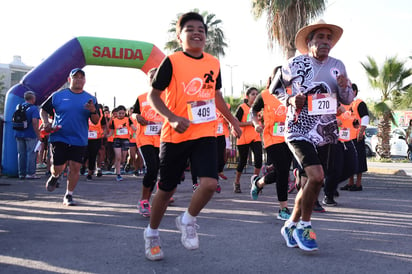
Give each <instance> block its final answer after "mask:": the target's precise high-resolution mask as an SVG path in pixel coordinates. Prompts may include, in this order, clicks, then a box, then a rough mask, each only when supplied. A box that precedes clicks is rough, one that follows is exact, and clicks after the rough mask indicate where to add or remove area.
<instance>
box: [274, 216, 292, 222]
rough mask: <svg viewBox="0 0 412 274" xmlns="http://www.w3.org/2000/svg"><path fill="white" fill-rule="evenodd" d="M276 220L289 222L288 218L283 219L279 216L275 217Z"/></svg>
mask: <svg viewBox="0 0 412 274" xmlns="http://www.w3.org/2000/svg"><path fill="white" fill-rule="evenodd" d="M276 218H277V219H278V220H282V221H287V220H289V218H283V217H281V216H279V215H278V216H276Z"/></svg>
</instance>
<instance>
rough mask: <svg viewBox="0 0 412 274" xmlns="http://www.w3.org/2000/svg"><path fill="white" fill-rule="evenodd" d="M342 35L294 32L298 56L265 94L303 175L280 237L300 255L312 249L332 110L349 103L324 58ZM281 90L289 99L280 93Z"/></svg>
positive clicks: (338, 70) (333, 136) (338, 68)
mask: <svg viewBox="0 0 412 274" xmlns="http://www.w3.org/2000/svg"><path fill="white" fill-rule="evenodd" d="M342 32H343V30H342V28H340V27H338V26H336V25H331V24H326V23H325V22H324V21H322V20H321V21H318V22H316V23H314V24H312V25H309V26H306V27H303V28H302V29H300V30H299V31H298V33H297V34H296V37H295V44H296V48H297V49H298V50H299V51H300V52H301V53H302V55H299V56H296V57H293V58H291V59H290V60H289V61H288V63H287V64H286V65H284V66H283V67H282V74H281V75H280V76H278V81H273V83H272V86H271V88H270V89H271V91H272V93H273V94H274V95H275V96H277V97H278V98H279V99H280V100H281V101H283V103H284V104H286V106H287V107H288V114H287V118H286V123H287V131H286V133H285V138H286V142H287V144H288V145H289V147H290V149H291V151H292V152H293V154H294V156H295V158H296V159H297V161H298V162H299V165H300V167H301V170H302V172H301V176H302V175H303V177H302V180H301V184H300V185H301V187H300V190H299V192H298V194H297V196H296V199H295V207H294V210H293V213H292V215H291V217H290V219H289V220H287V221H286V222H285V224H284V226H283V227H282V229H281V234H282V236H283V237H284V238H285V240H286V245H287V246H288V247H296V246H299V248H301V249H303V250H306V251H313V250H317V249H318V246H317V243H316V234H315V232H314V231H313V229H312V226H311V215H312V209H313V205H314V203H315V202H316V201H317V197H318V195H319V192H320V189H321V187H322V184H323V181H324V177H325V174H326V175H327V174H328V170H330V169H329V168H330V164H331V161H330V159H333V157H332V155H333V152H334V145H335V144H336V143H337V141H338V128H337V122H336V110H337V106H338V104H339V103H343V104H346V105H347V104H350V103H351V101H352V100H353V98H354V94H353V91H352V87H351V83H350V81H349V80H348V78H347V74H346V69H345V66H344V64H343V63H342V62H341V61H340V60H337V59H335V58H332V57H330V56H329V51H330V50H331V49H332V48H333V46H335V44H336V43H337V42H338V40H339V38H340V37H341V35H342ZM286 86H290V87H291V88H292V94H287V93H286V92H285V88H284V87H286ZM304 181H305V182H304Z"/></svg>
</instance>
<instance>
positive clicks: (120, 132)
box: [116, 127, 129, 136]
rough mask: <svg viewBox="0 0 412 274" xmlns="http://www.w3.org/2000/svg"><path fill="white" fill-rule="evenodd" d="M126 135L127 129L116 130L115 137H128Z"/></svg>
mask: <svg viewBox="0 0 412 274" xmlns="http://www.w3.org/2000/svg"><path fill="white" fill-rule="evenodd" d="M128 134H129V130H128V129H127V127H122V128H118V129H116V135H117V136H123V135H128Z"/></svg>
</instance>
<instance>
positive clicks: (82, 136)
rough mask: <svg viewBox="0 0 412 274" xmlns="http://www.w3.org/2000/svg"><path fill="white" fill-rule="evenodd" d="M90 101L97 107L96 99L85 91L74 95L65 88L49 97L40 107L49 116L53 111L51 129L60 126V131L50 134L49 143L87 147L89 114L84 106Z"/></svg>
mask: <svg viewBox="0 0 412 274" xmlns="http://www.w3.org/2000/svg"><path fill="white" fill-rule="evenodd" d="M90 99H92V100H93V103H94V104H95V105H96V106H97V99H96V98H95V97H94V96H92V95H91V94H90V93H88V92H86V91H83V92H81V93H74V92H72V91H71V90H70V89H69V88H66V89H63V90H60V91H56V92H54V93H53V94H52V95H50V97H49V98H48V99H47V100H46V101H45V102H44V103H43V104H42V106H41V107H42V108H43V109H44V110H45V111H47V112H48V113H49V114H53V109H54V120H53V127H55V126H58V125H59V126H61V129H60V130H58V131H56V132H54V133H52V134H50V138H49V140H50V142H63V143H66V144H69V145H74V146H87V142H88V141H87V140H88V138H87V137H88V131H89V122H88V121H89V117H90V115H91V114H90V111H89V110H87V109H86V108H85V105H86V103H87V102H88V101H89V100H90ZM96 109H97V107H96Z"/></svg>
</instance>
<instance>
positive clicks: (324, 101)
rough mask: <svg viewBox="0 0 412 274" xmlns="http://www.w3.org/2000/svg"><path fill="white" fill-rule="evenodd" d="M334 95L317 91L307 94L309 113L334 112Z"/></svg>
mask: <svg viewBox="0 0 412 274" xmlns="http://www.w3.org/2000/svg"><path fill="white" fill-rule="evenodd" d="M336 110H337V100H336V97H334V96H331V95H330V94H329V93H319V94H310V95H308V113H309V115H322V114H336Z"/></svg>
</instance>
